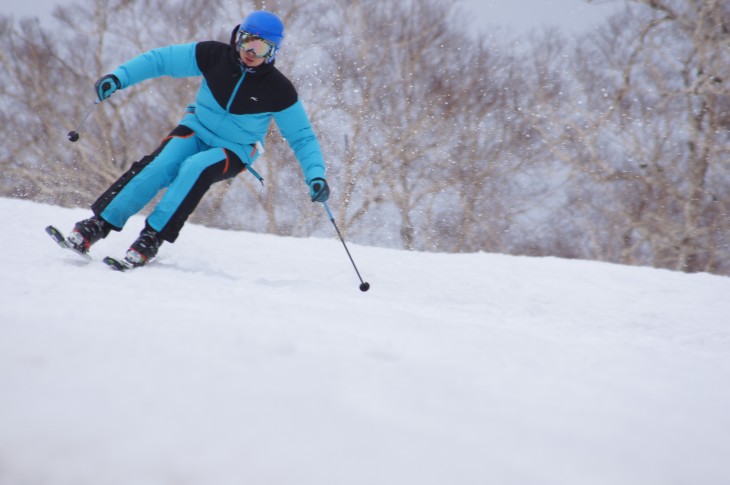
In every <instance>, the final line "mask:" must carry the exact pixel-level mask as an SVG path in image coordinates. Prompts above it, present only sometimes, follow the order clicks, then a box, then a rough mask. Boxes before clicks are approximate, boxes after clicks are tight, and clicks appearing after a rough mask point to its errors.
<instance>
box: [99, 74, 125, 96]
mask: <svg viewBox="0 0 730 485" xmlns="http://www.w3.org/2000/svg"><path fill="white" fill-rule="evenodd" d="M95 87H96V95H97V96H99V101H104V100H105V99H106V98H108V97H109V96H111V95H112V94H113V93H114V92H116V91H117V90H118V89H122V83H120V82H119V78H118V77H116V76H115V75H114V74H107V75H106V76H103V77H101V78H99V80H98V81H96V85H95Z"/></svg>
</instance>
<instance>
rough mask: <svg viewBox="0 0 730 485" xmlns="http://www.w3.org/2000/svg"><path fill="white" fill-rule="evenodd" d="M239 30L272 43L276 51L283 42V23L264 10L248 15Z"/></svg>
mask: <svg viewBox="0 0 730 485" xmlns="http://www.w3.org/2000/svg"><path fill="white" fill-rule="evenodd" d="M239 30H241V31H244V32H248V33H249V34H254V35H258V36H259V37H261V38H263V39H266V40H268V41H269V42H273V43H274V45H275V46H276V49H277V50H279V48H280V47H281V42H282V41H283V40H284V23H283V22H282V21H281V19H280V18H279V17H277V16H276V15H274V14H273V13H271V12H267V11H265V10H258V11H256V12H252V13H250V14H248V16H247V17H246V18H245V19H243V22H241V26H240V27H239Z"/></svg>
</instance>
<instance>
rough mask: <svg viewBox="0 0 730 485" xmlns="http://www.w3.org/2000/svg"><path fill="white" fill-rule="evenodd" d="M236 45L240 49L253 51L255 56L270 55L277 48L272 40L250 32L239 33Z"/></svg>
mask: <svg viewBox="0 0 730 485" xmlns="http://www.w3.org/2000/svg"><path fill="white" fill-rule="evenodd" d="M236 47H237V48H238V50H239V51H243V52H250V53H252V54H253V55H254V57H269V56H270V55H271V54H272V53H273V52H274V48H275V46H274V45H273V44H272V43H271V42H269V41H267V40H265V39H262V38H261V37H259V36H257V35H253V34H249V33H248V32H241V33H240V34H239V35H238V42H236Z"/></svg>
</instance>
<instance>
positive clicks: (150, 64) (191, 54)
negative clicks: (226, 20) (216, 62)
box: [112, 42, 202, 88]
mask: <svg viewBox="0 0 730 485" xmlns="http://www.w3.org/2000/svg"><path fill="white" fill-rule="evenodd" d="M195 46H196V43H194V42H193V43H190V44H177V45H170V46H167V47H160V48H158V49H152V50H150V51H147V52H145V53H143V54H140V55H138V56H137V57H134V58H132V59H130V60H128V61H127V62H125V63H124V64H122V65H121V66H119V67H118V68H116V69H115V70H114V72H112V74H114V75H115V76H117V78H118V79H119V82H120V83H121V84H122V88H126V87H128V86H131V85H133V84H137V83H138V82H141V81H144V80H145V79H151V78H154V77H160V76H172V77H190V76H200V75H202V72H201V71H200V69H199V68H198V63H197V61H196V59H195Z"/></svg>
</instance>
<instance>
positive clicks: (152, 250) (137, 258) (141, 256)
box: [124, 226, 162, 267]
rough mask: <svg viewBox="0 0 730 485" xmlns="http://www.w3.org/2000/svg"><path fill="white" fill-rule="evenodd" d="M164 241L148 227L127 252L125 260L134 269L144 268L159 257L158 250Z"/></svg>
mask: <svg viewBox="0 0 730 485" xmlns="http://www.w3.org/2000/svg"><path fill="white" fill-rule="evenodd" d="M161 244H162V239H160V235H159V234H158V233H157V231H155V230H154V229H152V228H151V227H149V226H146V227H145V228H144V229H143V230H142V232H141V233H139V237H138V238H137V240H136V241H134V242H133V243H132V246H130V248H129V249H128V250H127V254H126V256H124V259H125V260H126V262H127V263H129V265H130V266H132V267H137V266H144V265H145V264H147V263H148V262H149V261H150V260H151V259H153V258H154V257H155V256H157V250H158V249H160V245H161Z"/></svg>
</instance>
